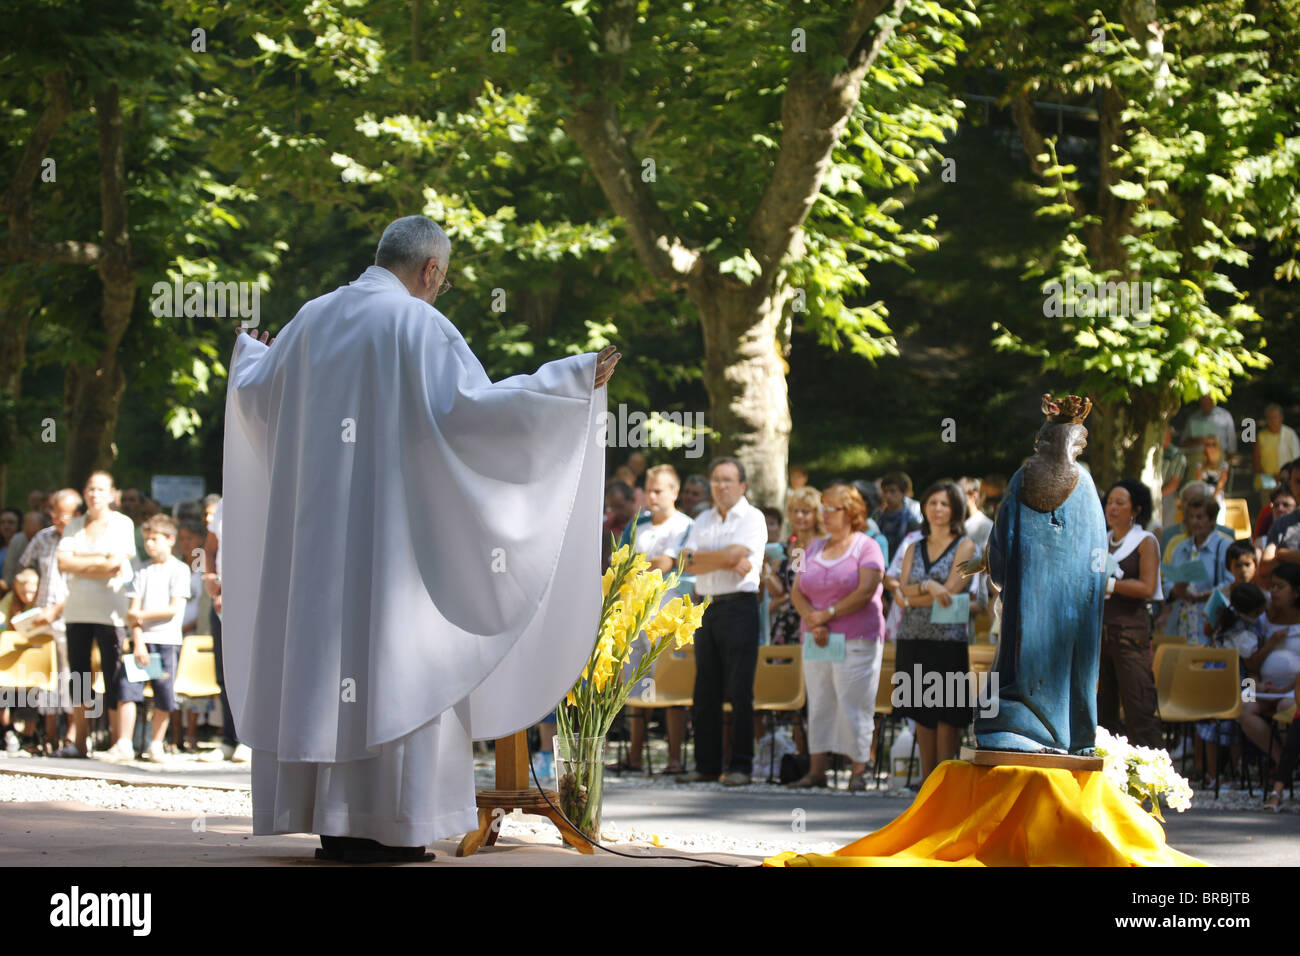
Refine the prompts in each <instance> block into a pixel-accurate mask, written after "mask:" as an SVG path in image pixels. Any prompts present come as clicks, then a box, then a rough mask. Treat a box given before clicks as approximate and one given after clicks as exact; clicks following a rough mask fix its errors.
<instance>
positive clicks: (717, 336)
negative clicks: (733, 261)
mask: <svg viewBox="0 0 1300 956" xmlns="http://www.w3.org/2000/svg"><path fill="white" fill-rule="evenodd" d="M709 271H710V272H712V273H713V274H711V275H708V276H706V277H705V281H702V282H692V283H691V285H690V295H691V301H692V302H693V303H694V304H695V307H696V308H697V309H698V310H699V313H700V320H701V322H702V324H703V327H704V387H705V388H706V389H707V390H708V393H709V407H710V410H711V424H712V427H713V428H714V429H716V430H717V431H718V432H719V433H720V434H721V436H722V440H721V442H720V444H719V445H718V448H717V453H718V454H720V455H731V456H734V457H735V458H736V459H737V460H738V461H739V462H740V463H741V464H742V465H743V466H744V468H745V478H746V480H747V483H748V486H749V487H748V490H747V497H748V498H749V500H750V502H751V503H753V504H755V505H771V506H773V507H778V508H779V507H781V506H782V505H783V504H784V497H785V488H786V478H787V476H786V459H787V457H788V455H789V451H790V431H791V421H790V396H789V392H788V390H787V388H786V380H785V373H786V364H785V360H784V359H783V358H782V357H781V351H780V347H779V345H778V344H777V329H778V327H779V325H780V322H781V317H782V315H783V313H784V309H785V304H786V299H787V298H788V296H789V291H788V290H785V289H783V290H782V291H781V292H779V293H778V294H777V295H775V296H768V295H764V294H763V293H762V290H757V289H754V288H752V287H750V286H746V285H745V284H743V283H741V282H737V281H735V280H732V279H730V278H728V277H726V276H722V275H719V274H717V273H716V271H715V270H713V269H712V268H711V267H710V270H709Z"/></svg>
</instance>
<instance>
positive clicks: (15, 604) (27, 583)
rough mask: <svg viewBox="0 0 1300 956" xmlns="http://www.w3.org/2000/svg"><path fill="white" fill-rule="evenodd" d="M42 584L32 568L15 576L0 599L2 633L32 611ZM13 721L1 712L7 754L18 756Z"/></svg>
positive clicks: (19, 744) (0, 730)
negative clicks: (16, 619)
mask: <svg viewBox="0 0 1300 956" xmlns="http://www.w3.org/2000/svg"><path fill="white" fill-rule="evenodd" d="M40 583H41V579H40V576H39V575H38V574H37V573H36V571H35V570H34V569H32V568H25V569H24V570H22V571H19V572H18V573H17V574H15V575H14V586H13V590H12V591H10V592H9V593H8V594H6V595H5V596H4V597H3V598H0V632H4V631H5V630H8V629H10V627H11V625H10V624H9V621H10V620H11V619H12V618H14V617H17V616H18V615H19V614H22V613H23V612H24V611H30V610H31V608H32V602H33V601H35V600H36V590H37V587H38V586H39V585H40ZM11 721H12V714H10V712H9V708H8V707H6V708H4V709H3V710H0V736H2V737H3V738H4V748H5V753H11V754H16V753H18V751H19V750H20V749H22V742H21V741H20V740H19V739H18V731H16V730H14V726H13V723H12V722H11Z"/></svg>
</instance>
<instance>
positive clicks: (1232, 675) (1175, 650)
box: [1154, 644, 1241, 724]
mask: <svg viewBox="0 0 1300 956" xmlns="http://www.w3.org/2000/svg"><path fill="white" fill-rule="evenodd" d="M1219 662H1222V664H1223V665H1224V666H1223V667H1208V666H1206V665H1209V664H1213V663H1219ZM1154 669H1155V679H1156V709H1157V712H1158V713H1159V715H1160V719H1161V720H1163V721H1165V722H1166V723H1171V724H1180V723H1194V722H1195V721H1198V720H1236V719H1237V717H1238V716H1240V715H1241V659H1240V657H1239V656H1238V654H1237V649H1236V648H1234V647H1202V646H1200V645H1198V644H1182V645H1179V644H1161V645H1160V646H1159V647H1158V648H1156V659H1155V668H1154Z"/></svg>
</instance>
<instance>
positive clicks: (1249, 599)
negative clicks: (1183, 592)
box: [1196, 545, 1268, 789]
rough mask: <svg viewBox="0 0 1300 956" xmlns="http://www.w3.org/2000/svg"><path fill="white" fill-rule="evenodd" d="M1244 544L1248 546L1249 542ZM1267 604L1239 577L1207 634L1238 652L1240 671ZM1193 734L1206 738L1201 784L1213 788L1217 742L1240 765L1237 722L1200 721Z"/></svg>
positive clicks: (1260, 634)
mask: <svg viewBox="0 0 1300 956" xmlns="http://www.w3.org/2000/svg"><path fill="white" fill-rule="evenodd" d="M1234 547H1235V545H1234ZM1246 547H1247V549H1249V545H1247V546H1246ZM1249 558H1250V567H1251V573H1252V575H1253V569H1254V562H1255V555H1254V553H1253V552H1251V553H1250V554H1249ZM1228 560H1229V562H1230V563H1231V562H1232V558H1231V557H1229V559H1228ZM1240 561H1241V559H1240V558H1239V559H1238V562H1239V563H1240ZM1237 573H1238V572H1237V569H1236V568H1234V570H1233V575H1234V577H1236V576H1237ZM1267 603H1268V602H1267V599H1266V598H1265V597H1264V592H1263V591H1261V590H1260V589H1259V587H1257V586H1256V585H1254V584H1252V583H1250V582H1249V581H1242V580H1240V578H1238V579H1237V582H1236V584H1235V585H1234V590H1233V591H1232V597H1231V598H1230V603H1229V605H1228V606H1227V607H1225V608H1221V609H1220V610H1219V612H1218V615H1217V616H1218V620H1217V621H1215V622H1214V627H1213V631H1212V633H1211V637H1210V643H1211V645H1212V646H1214V647H1231V648H1234V649H1235V650H1236V651H1237V656H1238V657H1239V658H1240V659H1241V661H1242V662H1243V672H1244V662H1245V661H1246V660H1247V659H1248V658H1251V657H1253V656H1254V655H1255V653H1256V652H1257V651H1258V650H1259V646H1260V644H1262V643H1263V641H1264V628H1263V626H1262V624H1261V621H1262V615H1263V613H1264V608H1265V607H1266V606H1267ZM1248 676H1251V677H1257V676H1258V675H1254V674H1250V675H1248ZM1196 735H1197V737H1199V738H1200V739H1201V740H1203V741H1205V749H1206V759H1207V761H1208V764H1209V768H1210V770H1209V772H1208V773H1207V774H1206V777H1205V780H1204V781H1203V784H1202V786H1203V787H1205V788H1207V789H1212V788H1213V787H1214V785H1215V777H1216V776H1217V774H1218V771H1219V745H1220V744H1224V745H1226V746H1228V747H1230V748H1231V757H1232V760H1233V762H1234V764H1237V765H1238V766H1240V762H1241V733H1240V731H1239V729H1238V727H1237V722H1236V721H1234V720H1203V721H1200V722H1199V723H1197V725H1196Z"/></svg>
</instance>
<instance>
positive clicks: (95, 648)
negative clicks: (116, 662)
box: [90, 641, 104, 694]
mask: <svg viewBox="0 0 1300 956" xmlns="http://www.w3.org/2000/svg"><path fill="white" fill-rule="evenodd" d="M90 672H91V673H92V674H94V675H95V676H94V678H93V679H92V680H91V682H90V689H91V690H93V691H94V692H95V693H96V694H102V693H104V662H103V660H102V659H101V658H100V656H99V642H98V641H96V642H95V643H93V644H91V645H90Z"/></svg>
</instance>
